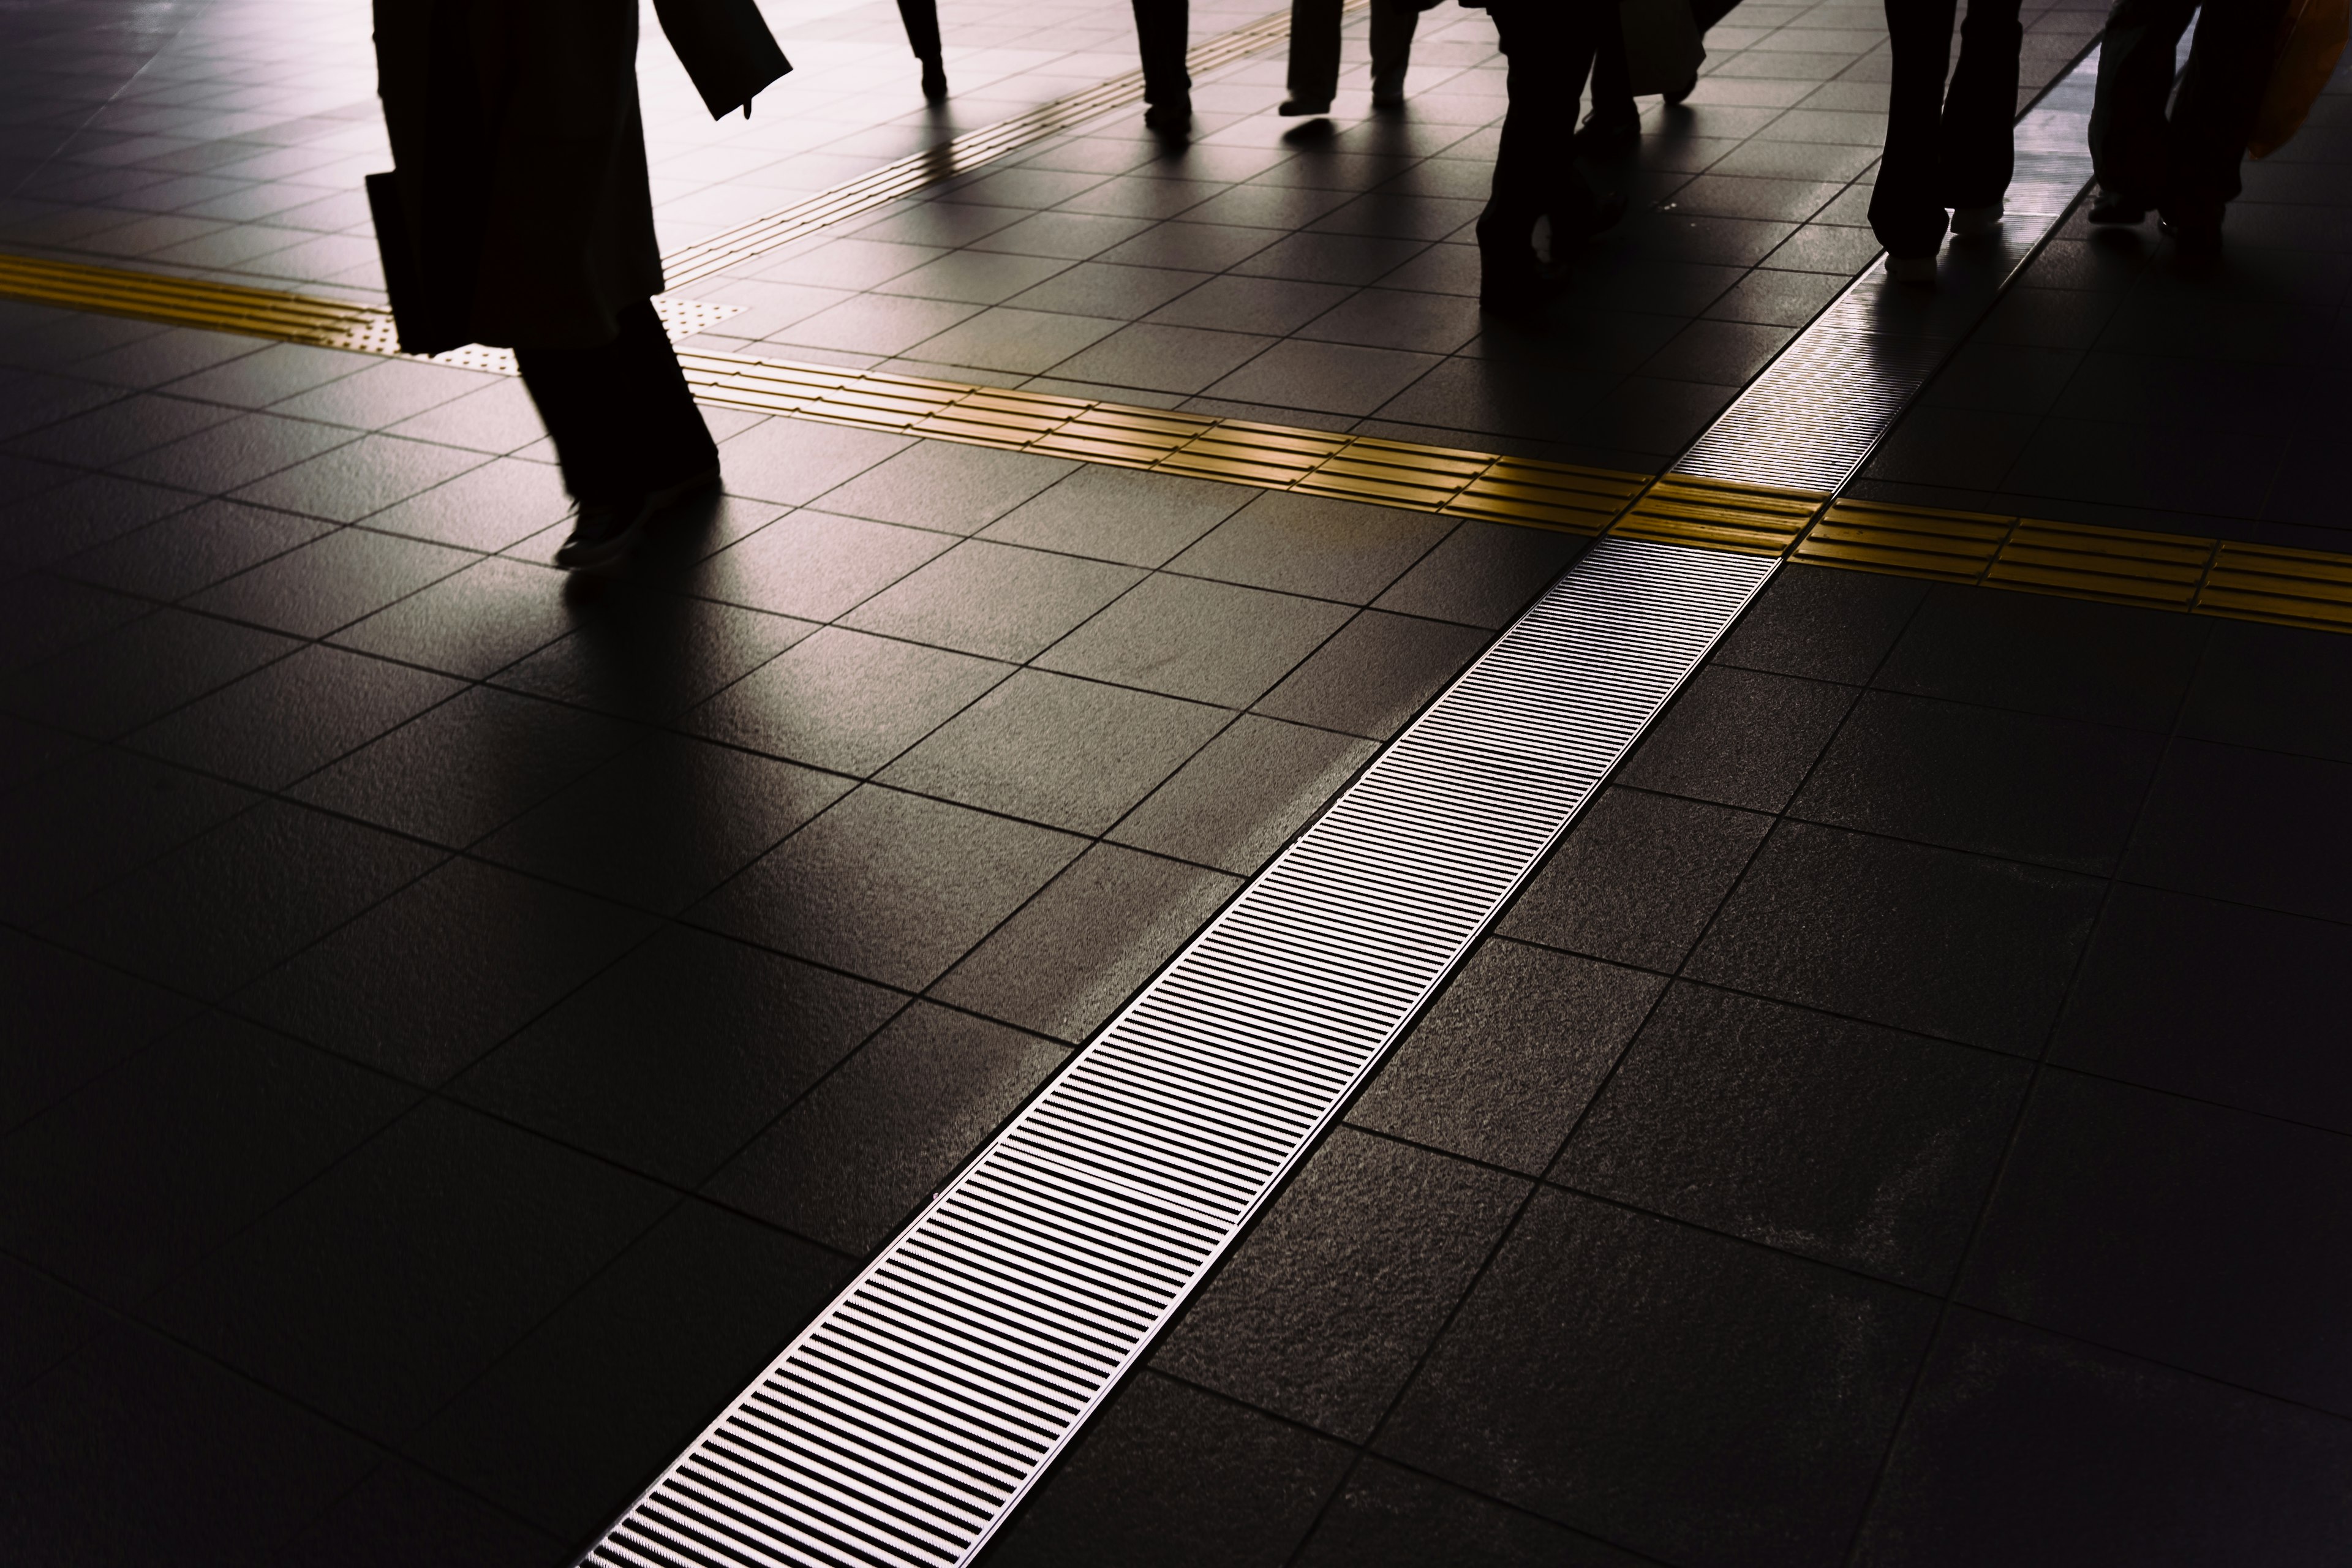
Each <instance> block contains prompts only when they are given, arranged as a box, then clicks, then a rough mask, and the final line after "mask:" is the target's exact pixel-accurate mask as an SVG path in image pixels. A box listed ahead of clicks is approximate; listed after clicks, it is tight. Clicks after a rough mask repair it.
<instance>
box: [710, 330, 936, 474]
mask: <svg viewBox="0 0 2352 1568" xmlns="http://www.w3.org/2000/svg"><path fill="white" fill-rule="evenodd" d="M889 303H891V304H894V305H904V306H919V305H922V304H923V303H924V301H920V300H894V301H889ZM957 313H961V314H969V313H970V311H969V308H968V307H959V308H957ZM945 324H946V322H945V321H941V322H940V325H942V326H943V325H945ZM938 330H939V329H938V327H932V328H931V329H930V331H938ZM930 331H918V334H917V335H918V337H929V335H930ZM915 341H916V339H914V338H908V340H907V342H910V343H911V342H915ZM867 352H873V351H871V350H870V349H869V350H868V351H867ZM887 352H896V350H891V351H887ZM909 445H911V443H910V441H909V440H908V437H904V436H886V435H883V434H881V433H880V432H879V431H874V430H853V429H848V428H845V427H843V426H834V425H817V424H812V423H809V422H807V421H804V420H799V419H771V420H769V421H767V422H766V423H765V424H762V425H758V426H753V427H752V428H751V429H749V430H746V431H744V432H743V433H742V434H741V435H740V436H735V437H730V439H729V440H728V441H727V443H726V444H725V445H724V446H722V447H720V448H719V465H720V467H721V468H724V469H725V470H726V474H727V489H728V492H729V493H730V494H731V495H739V496H751V497H753V498H755V499H757V500H768V501H776V502H780V503H782V505H785V506H804V505H806V504H807V503H808V502H810V501H812V500H815V499H816V498H817V497H819V496H821V495H823V494H824V492H825V491H827V490H829V489H835V487H836V486H839V485H843V484H845V483H847V482H848V481H849V480H851V479H855V478H856V477H857V476H858V475H859V474H862V473H864V472H865V471H866V469H868V468H872V467H874V466H875V465H876V464H877V463H879V462H881V461H882V460H883V459H884V458H889V457H893V456H896V455H897V454H898V453H899V452H901V451H904V450H905V449H906V448H907V447H908V446H909Z"/></svg>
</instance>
